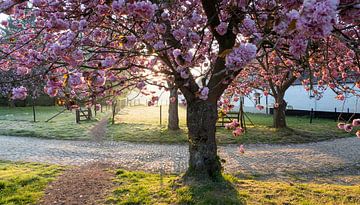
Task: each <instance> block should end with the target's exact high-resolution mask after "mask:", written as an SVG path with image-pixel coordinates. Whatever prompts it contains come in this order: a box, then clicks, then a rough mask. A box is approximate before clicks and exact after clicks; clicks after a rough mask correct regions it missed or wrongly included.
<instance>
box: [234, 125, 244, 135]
mask: <svg viewBox="0 0 360 205" xmlns="http://www.w3.org/2000/svg"><path fill="white" fill-rule="evenodd" d="M244 131H245V130H244V128H242V127H237V128H235V130H234V131H233V133H232V134H233V136H234V137H237V136H240V135H241V134H242V133H244Z"/></svg>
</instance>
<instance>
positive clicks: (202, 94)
mask: <svg viewBox="0 0 360 205" xmlns="http://www.w3.org/2000/svg"><path fill="white" fill-rule="evenodd" d="M208 94H209V88H208V87H203V88H202V89H200V96H199V98H200V99H201V100H207V99H208Z"/></svg>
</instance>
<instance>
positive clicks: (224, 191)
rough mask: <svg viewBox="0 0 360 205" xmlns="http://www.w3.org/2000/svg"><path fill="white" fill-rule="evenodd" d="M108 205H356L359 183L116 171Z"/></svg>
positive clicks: (359, 194)
mask: <svg viewBox="0 0 360 205" xmlns="http://www.w3.org/2000/svg"><path fill="white" fill-rule="evenodd" d="M116 175H117V176H116V179H115V182H116V183H117V184H118V185H117V188H116V189H115V190H114V191H113V195H112V196H111V197H109V198H108V200H107V203H108V204H199V205H200V204H203V205H212V204H214V205H216V204H303V205H305V204H307V205H310V204H314V205H315V204H354V205H355V204H360V186H345V185H334V184H315V183H295V182H294V183H291V182H273V181H258V180H249V179H239V178H236V177H234V176H231V175H224V179H223V180H221V181H220V182H206V181H205V182H203V183H188V184H185V185H184V184H181V183H180V182H179V180H178V179H179V177H178V176H174V175H165V176H160V175H159V174H148V173H144V172H129V171H124V170H118V171H117V173H116Z"/></svg>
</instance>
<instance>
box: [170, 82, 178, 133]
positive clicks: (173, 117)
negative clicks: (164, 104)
mask: <svg viewBox="0 0 360 205" xmlns="http://www.w3.org/2000/svg"><path fill="white" fill-rule="evenodd" d="M177 91H178V89H177V88H172V89H171V90H170V101H169V116H168V129H169V130H178V129H180V127H179V111H178V93H177ZM172 98H174V99H175V101H173V102H171V99H172Z"/></svg>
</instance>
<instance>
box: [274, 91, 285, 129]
mask: <svg viewBox="0 0 360 205" xmlns="http://www.w3.org/2000/svg"><path fill="white" fill-rule="evenodd" d="M275 102H276V103H277V105H278V107H277V108H276V107H274V115H273V127H274V128H286V119H285V117H286V115H285V110H286V106H287V103H286V101H285V100H284V95H283V94H279V95H277V96H276V97H275Z"/></svg>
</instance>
